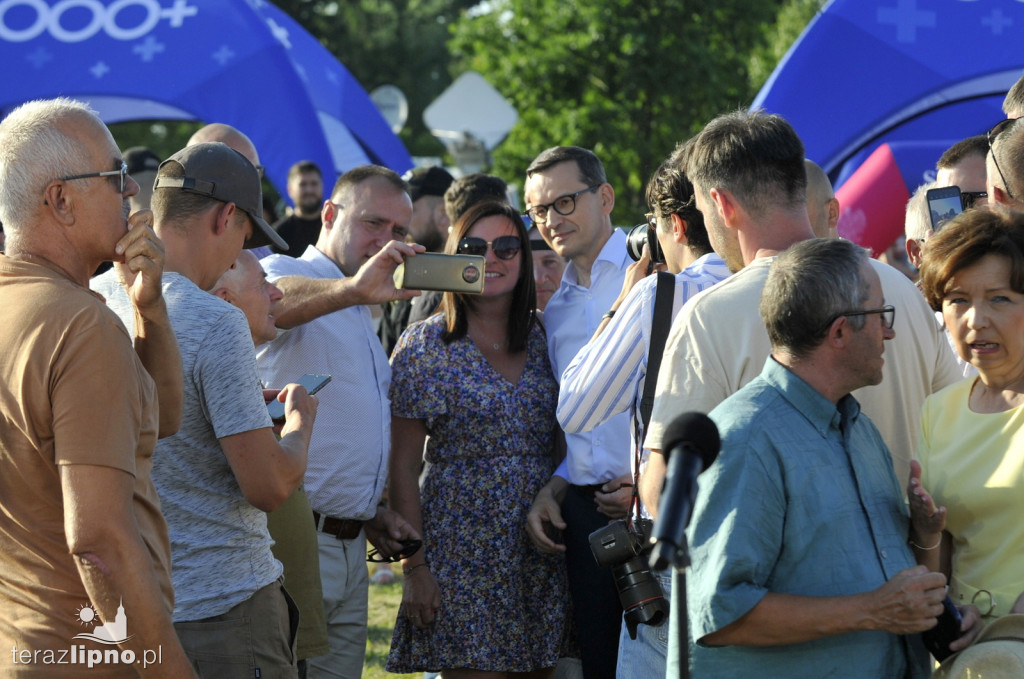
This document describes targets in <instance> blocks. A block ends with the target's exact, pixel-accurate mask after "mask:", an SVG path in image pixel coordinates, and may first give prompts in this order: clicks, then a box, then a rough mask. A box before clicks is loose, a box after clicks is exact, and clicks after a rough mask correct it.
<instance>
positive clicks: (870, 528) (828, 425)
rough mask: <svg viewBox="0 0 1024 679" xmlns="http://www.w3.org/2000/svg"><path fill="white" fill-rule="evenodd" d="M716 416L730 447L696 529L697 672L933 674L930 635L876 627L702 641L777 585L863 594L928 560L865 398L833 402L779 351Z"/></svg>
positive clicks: (711, 476)
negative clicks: (748, 642)
mask: <svg viewBox="0 0 1024 679" xmlns="http://www.w3.org/2000/svg"><path fill="white" fill-rule="evenodd" d="M711 418H712V419H713V420H714V421H715V423H716V424H717V425H718V428H719V430H720V432H721V435H722V452H721V454H720V455H719V456H718V459H717V460H716V461H715V463H714V464H713V465H712V466H711V467H710V468H709V469H708V470H707V471H706V472H705V473H704V474H702V475H701V477H700V480H699V491H698V495H697V501H696V503H695V507H694V514H693V519H692V521H691V523H690V526H689V528H688V530H687V538H688V540H689V545H690V556H691V559H692V566H691V567H690V570H689V573H688V576H687V609H688V612H689V620H690V635H691V637H690V638H691V651H692V657H691V667H692V670H693V675H694V676H697V677H753V676H757V677H826V676H827V677H849V678H850V679H854V678H856V679H861V678H862V677H872V679H887V678H891V679H902V678H903V677H906V676H910V677H927V676H929V670H928V668H927V654H926V653H925V652H924V648H923V646H922V645H921V643H920V637H919V636H918V635H912V636H906V637H902V636H897V635H894V634H891V633H888V632H881V631H864V632H855V633H851V634H843V635H838V636H833V637H825V638H822V639H816V640H814V641H808V642H804V643H799V644H790V645H785V646H772V647H753V646H724V647H707V646H702V645H700V644H693V643H692V640H699V639H701V638H702V637H704V636H706V635H708V634H710V633H712V632H715V631H717V630H720V629H722V628H723V627H725V626H727V625H729V624H731V623H732V622H735V621H736V620H738V619H739V618H741V617H742V616H743V615H745V614H746V613H747V612H749V611H750V610H751V609H753V608H754V607H755V606H756V605H757V604H758V603H759V602H760V601H761V599H762V598H763V597H764V596H765V594H767V593H768V592H775V593H788V594H798V595H802V596H812V597H825V596H843V595H851V594H859V593H862V592H868V591H872V590H874V589H877V588H878V587H881V586H882V585H883V584H884V583H885V582H886V581H888V580H889V579H891V578H892V577H893V576H894V575H896V574H897V573H898V572H899V571H901V570H903V569H905V568H910V567H913V566H914V565H915V563H914V558H913V555H912V554H911V552H910V549H909V548H908V547H907V535H908V527H909V517H908V515H907V512H906V508H905V505H904V503H903V499H902V495H901V492H900V486H899V483H898V482H897V480H896V477H895V474H894V473H893V468H892V459H891V458H890V456H889V451H888V449H887V448H886V446H885V443H884V442H883V441H882V437H881V435H879V433H878V430H877V429H875V426H874V425H873V424H872V423H871V421H870V420H869V419H868V418H867V417H866V416H861V414H860V406H859V404H858V403H857V401H856V399H854V398H853V397H852V396H846V397H844V398H843V399H842V400H840V401H839V404H838V406H836V405H833V404H832V403H831V402H830V401H829V400H828V399H826V398H824V397H823V396H822V395H821V394H819V393H818V392H817V391H815V390H814V389H813V388H812V387H811V386H810V385H809V384H807V383H806V382H804V381H803V380H802V379H800V378H799V377H797V376H796V375H795V374H793V373H792V372H790V371H789V370H786V369H785V368H784V367H783V366H781V365H780V364H778V363H777V362H776V361H775V360H774V359H772V358H769V359H768V360H767V361H766V363H765V367H764V370H763V371H762V372H761V375H760V376H759V377H757V378H756V379H754V380H753V381H752V382H750V384H748V385H747V386H745V387H743V388H742V389H740V391H738V392H737V393H736V394H734V395H733V396H731V397H729V398H728V399H726V400H725V401H723V402H722V403H721V405H719V406H718V407H717V408H715V409H714V410H713V411H712V412H711ZM777 622H778V624H779V625H785V624H786V621H785V620H779V621H777ZM922 654H923V655H922ZM908 668H909V669H908Z"/></svg>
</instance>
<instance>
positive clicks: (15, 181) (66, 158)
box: [0, 97, 99, 232]
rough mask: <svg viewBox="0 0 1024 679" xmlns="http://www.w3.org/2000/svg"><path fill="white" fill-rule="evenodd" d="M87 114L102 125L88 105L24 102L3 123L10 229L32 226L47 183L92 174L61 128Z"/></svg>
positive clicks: (4, 214)
mask: <svg viewBox="0 0 1024 679" xmlns="http://www.w3.org/2000/svg"><path fill="white" fill-rule="evenodd" d="M87 116H88V117H93V118H96V120H97V122H99V118H97V117H96V111H94V110H93V109H92V108H90V107H89V105H88V104H85V103H82V102H80V101H76V100H74V99H68V98H66V97H60V98H58V99H39V100H36V101H30V102H27V103H25V104H22V105H21V106H19V107H18V108H16V109H14V110H13V111H11V113H10V115H8V116H7V117H6V118H5V119H4V121H3V122H2V123H0V222H2V223H3V225H4V228H5V229H6V230H7V231H10V232H17V231H19V230H20V229H23V228H25V227H26V226H28V224H29V221H30V220H31V219H32V217H33V215H34V214H35V211H36V209H37V208H38V206H39V205H40V204H41V202H42V192H43V188H44V187H45V186H46V185H47V184H48V183H50V182H51V181H53V180H54V179H57V178H59V177H66V176H68V175H73V174H83V173H85V172H87V171H88V170H87V169H86V168H85V167H84V165H85V163H86V161H87V153H86V150H85V148H84V147H83V146H82V144H81V143H80V142H79V141H77V140H75V139H72V138H71V137H69V136H68V135H66V134H65V133H64V132H63V131H62V130H61V123H62V122H63V121H65V120H67V119H71V118H84V117H87Z"/></svg>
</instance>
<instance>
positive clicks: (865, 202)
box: [836, 144, 910, 257]
mask: <svg viewBox="0 0 1024 679" xmlns="http://www.w3.org/2000/svg"><path fill="white" fill-rule="evenodd" d="M836 198H838V199H839V207H840V210H841V212H840V215H839V225H838V228H839V235H840V236H841V237H843V238H845V239H847V240H851V241H853V242H854V243H857V244H858V245H862V246H864V247H866V248H870V249H871V256H872V257H877V256H878V255H879V254H881V253H883V252H885V250H886V249H887V248H888V247H889V246H890V245H892V244H893V241H895V240H896V238H897V237H898V236H899V235H900V234H902V233H903V222H904V218H905V215H906V211H907V201H908V200H910V194H909V193H907V185H906V183H904V181H903V175H902V174H901V173H900V169H899V167H898V166H897V165H896V159H895V158H894V157H893V155H892V149H890V148H889V145H888V144H882V145H881V146H879V147H878V148H877V149H875V151H874V153H872V154H871V155H870V156H868V159H867V160H865V161H864V163H863V164H862V165H861V166H860V167H859V168H857V171H856V172H854V173H853V174H852V175H850V178H849V179H847V180H846V183H844V184H843V185H842V186H841V187H840V188H839V190H838V191H836Z"/></svg>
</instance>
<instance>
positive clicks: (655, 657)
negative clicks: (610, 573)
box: [558, 147, 729, 677]
mask: <svg viewBox="0 0 1024 679" xmlns="http://www.w3.org/2000/svg"><path fill="white" fill-rule="evenodd" d="M683 148H684V149H685V147H683ZM681 150H682V149H681ZM681 155H682V154H681V153H675V154H673V156H672V157H671V158H669V159H668V160H666V161H665V162H664V163H662V165H661V167H659V168H658V169H657V170H656V171H655V173H654V176H653V177H651V181H650V182H649V183H648V185H647V203H648V205H649V206H650V208H651V213H650V214H649V216H648V221H649V223H650V225H651V227H652V230H651V231H650V232H649V233H648V238H651V237H652V236H653V234H654V233H655V231H654V229H655V228H656V230H657V238H658V243H659V244H660V250H661V251H662V252H663V253H664V261H665V266H666V269H667V270H668V271H669V272H670V273H672V274H675V277H676V282H675V287H674V290H673V293H674V294H673V300H672V314H671V317H669V318H663V319H659V323H663V324H666V325H668V324H671V322H672V319H673V318H675V316H676V314H677V313H679V310H680V309H681V308H682V306H683V304H685V303H686V301H687V300H688V299H689V298H690V297H691V296H693V295H695V294H697V293H698V292H700V291H701V290H704V289H705V288H708V287H710V286H712V285H714V284H715V283H717V282H719V281H721V280H723V279H725V278H726V277H728V275H729V269H728V268H727V267H726V266H725V262H723V261H722V258H721V257H719V256H718V255H717V254H715V253H714V252H713V251H712V249H711V243H710V242H709V241H708V235H707V231H706V230H705V228H704V218H703V217H702V216H701V213H700V211H699V210H697V207H696V205H695V204H694V197H693V185H692V184H691V183H690V181H689V180H688V179H687V178H686V174H685V173H684V171H683V163H682V162H680V160H679V159H680V156H681ZM650 260H651V255H650V248H649V247H647V248H645V252H644V256H643V257H642V258H641V259H640V260H639V261H637V262H635V263H633V264H631V265H630V267H629V270H628V271H627V273H626V279H625V281H624V283H623V287H622V293H621V294H620V295H619V298H618V299H617V300H616V301H615V304H613V305H612V308H611V312H612V316H611V318H610V319H609V320H606V321H604V322H603V323H602V324H601V326H600V327H599V328H598V330H597V333H596V334H595V336H594V337H593V339H591V341H590V342H589V343H588V344H586V345H585V346H584V347H583V348H582V349H580V351H579V353H577V354H576V357H575V358H574V359H573V361H572V363H570V364H569V367H568V368H566V369H565V372H564V373H563V374H562V381H561V387H560V390H559V396H558V421H559V423H560V424H561V425H562V428H563V429H565V431H566V433H580V432H585V431H590V430H591V429H593V428H594V427H596V426H598V425H600V424H602V423H603V422H605V421H606V420H607V419H608V418H610V417H611V416H613V415H616V414H618V413H621V412H623V411H626V410H629V412H630V413H631V414H632V415H633V419H634V422H635V423H636V426H635V427H634V428H633V435H634V440H633V445H634V448H635V447H637V446H639V445H640V444H641V443H642V441H643V431H642V423H641V422H640V421H639V420H640V417H639V414H638V412H637V411H638V410H639V407H640V399H641V398H642V396H643V391H644V384H645V381H646V375H647V355H648V353H649V352H650V344H651V333H652V326H653V321H654V318H653V310H654V300H655V294H656V292H657V289H658V285H657V283H658V277H657V276H646V277H644V276H645V275H646V273H647V270H648V267H649V264H650ZM643 462H644V456H641V468H642V466H643ZM633 471H634V473H635V472H636V470H635V469H634V470H633ZM650 509H652V510H655V511H656V509H657V508H656V507H652V508H650ZM641 513H642V515H644V516H650V515H651V514H652V513H653V512H649V511H647V510H646V508H641ZM657 577H658V579H659V581H660V582H661V586H662V589H663V590H664V591H665V594H666V596H667V595H669V594H670V588H671V576H670V575H669V574H668V573H662V574H659V575H658V576H657ZM666 627H667V625H666ZM659 632H662V630H658V629H657V628H653V627H649V626H647V625H641V626H640V627H639V629H638V634H637V638H636V640H632V639H630V638H629V636H628V633H627V630H626V625H625V623H623V625H622V632H621V633H620V636H619V656H618V667H617V669H616V676H617V677H650V676H664V674H665V658H666V653H667V651H668V639H667V636H666V635H665V634H664V633H661V634H659Z"/></svg>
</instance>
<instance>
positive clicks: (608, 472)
mask: <svg viewBox="0 0 1024 679" xmlns="http://www.w3.org/2000/svg"><path fill="white" fill-rule="evenodd" d="M631 261H632V260H630V258H629V254H628V253H627V252H626V236H625V234H624V233H623V232H622V230H621V229H614V230H613V231H612V235H611V237H610V238H609V239H608V240H607V242H605V244H604V247H603V248H601V252H600V254H599V255H598V257H597V260H595V261H594V265H593V266H592V267H591V270H590V287H589V288H587V287H583V286H582V285H580V284H579V279H578V277H577V273H576V266H575V264H573V263H572V262H569V264H568V266H566V267H565V273H564V274H563V275H562V283H561V285H560V286H559V288H558V290H557V291H555V294H554V295H552V296H551V299H550V300H548V304H547V307H545V309H544V325H545V327H546V329H547V333H548V356H549V358H550V360H551V369H552V372H554V374H555V377H556V378H558V380H559V384H561V381H562V380H561V376H562V372H563V371H564V370H565V369H566V367H568V365H569V364H570V363H571V362H572V359H573V358H575V357H576V354H577V353H578V352H579V350H580V349H581V348H582V347H583V345H584V344H586V343H587V342H588V341H589V340H590V338H591V337H593V336H594V333H595V332H596V331H597V326H598V325H600V324H601V317H602V316H603V315H604V313H605V312H606V311H608V310H609V309H611V308H612V304H614V303H615V300H616V299H618V297H619V293H620V292H621V291H622V281H623V278H624V277H625V273H626V267H628V266H629V264H630V262H631ZM629 427H630V420H629V415H628V414H627V413H620V414H619V415H616V416H614V417H612V418H611V419H609V420H608V421H607V422H605V423H604V424H602V425H601V426H599V427H595V428H594V429H593V430H592V431H589V432H586V433H578V434H570V433H566V435H565V441H566V446H567V452H566V456H565V460H564V461H563V462H562V464H561V465H559V467H558V469H557V470H555V474H556V475H558V476H561V477H563V478H565V479H567V480H568V481H569V483H571V484H574V485H589V484H595V483H604V482H605V481H610V480H611V479H614V478H616V477H618V476H622V475H623V474H628V473H629V466H630V463H629V458H630V454H629V440H630V434H629Z"/></svg>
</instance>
